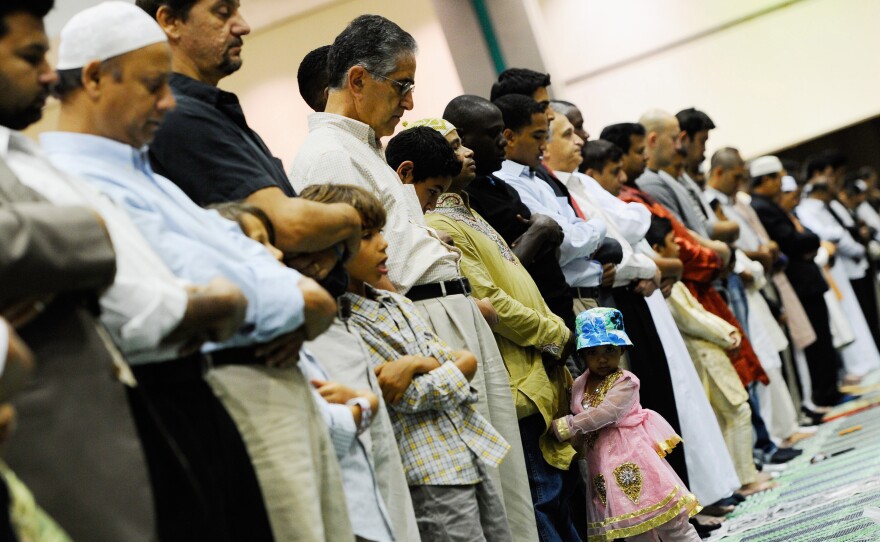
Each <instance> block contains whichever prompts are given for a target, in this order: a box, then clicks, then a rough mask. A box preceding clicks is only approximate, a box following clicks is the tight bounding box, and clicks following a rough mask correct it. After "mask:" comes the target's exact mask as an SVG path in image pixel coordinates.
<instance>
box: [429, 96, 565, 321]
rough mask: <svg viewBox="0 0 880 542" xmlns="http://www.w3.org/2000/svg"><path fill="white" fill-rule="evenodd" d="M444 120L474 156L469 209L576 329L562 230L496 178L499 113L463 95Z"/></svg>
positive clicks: (501, 153) (500, 150)
mask: <svg viewBox="0 0 880 542" xmlns="http://www.w3.org/2000/svg"><path fill="white" fill-rule="evenodd" d="M443 118H444V119H446V120H448V121H449V122H451V123H452V124H454V125H455V127H456V128H458V135H459V136H460V137H461V141H462V144H463V145H464V146H465V147H468V148H469V149H471V150H473V151H474V160H475V162H476V174H477V177H476V178H475V179H474V181H473V182H471V184H470V186H468V188H467V189H466V190H465V191H466V192H467V194H468V195H469V196H470V203H471V207H472V208H473V209H475V210H476V211H477V212H478V213H480V215H481V216H482V217H483V218H485V219H486V221H487V222H488V223H489V224H490V225H491V226H492V227H493V228H495V230H496V231H498V233H500V234H501V236H502V237H504V240H505V241H507V243H508V244H509V245H510V246H511V248H512V249H513V251H514V253H515V254H516V255H517V257H518V258H519V259H520V261H521V262H522V264H523V265H524V266H525V268H526V269H527V270H528V272H529V274H530V275H531V276H532V278H533V279H534V280H535V284H537V285H538V289H539V290H540V291H541V295H543V296H544V299H545V301H546V302H547V306H549V307H550V310H552V311H553V313H554V314H556V315H558V316H559V317H560V318H562V319H563V320H565V323H566V325H568V327H569V328H570V329H574V311H573V309H572V297H571V292H570V289H569V287H568V283H567V282H566V281H565V275H563V274H562V269H561V268H560V267H559V259H558V258H557V256H556V251H557V248H558V247H559V245H560V243H561V242H562V229H561V228H560V227H559V225H558V224H556V222H555V221H554V220H553V219H552V218H550V217H548V216H545V215H540V214H535V215H532V213H531V211H529V208H528V207H526V206H525V204H523V202H522V201H521V200H520V197H519V194H518V193H517V192H516V190H514V189H513V187H511V186H508V185H507V183H505V182H504V181H502V180H501V179H498V178H497V177H494V176H493V175H492V172H493V171H497V170H498V169H499V168H500V166H501V162H503V161H504V147H505V146H506V145H507V141H506V140H505V139H504V136H503V135H502V131H503V130H504V121H503V119H502V118H501V111H499V109H498V108H497V107H496V106H495V105H493V104H492V102H490V101H488V100H486V99H485V98H481V97H479V96H472V95H465V96H459V97H457V98H455V99H453V100H452V101H451V102H449V104H448V105H447V106H446V110H445V111H444V112H443Z"/></svg>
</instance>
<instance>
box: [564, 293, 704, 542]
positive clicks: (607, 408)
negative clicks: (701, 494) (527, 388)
mask: <svg viewBox="0 0 880 542" xmlns="http://www.w3.org/2000/svg"><path fill="white" fill-rule="evenodd" d="M575 331H576V333H577V355H578V356H579V357H580V359H581V361H582V362H583V364H584V365H585V366H586V367H587V370H586V371H585V372H584V374H582V375H581V376H580V377H579V378H578V379H577V380H575V382H574V386H573V388H572V394H571V411H572V414H570V415H568V416H565V417H564V418H559V419H557V420H554V423H553V425H552V429H553V433H554V434H555V436H556V438H558V439H559V440H561V441H562V440H568V441H571V443H572V445H574V446H575V448H582V449H583V453H584V455H585V457H586V460H587V465H588V469H589V477H590V479H589V483H588V484H587V485H588V487H587V497H588V498H587V519H588V521H589V523H588V536H589V539H590V540H591V541H592V540H614V539H615V538H626V539H627V540H630V541H634V542H635V541H656V540H664V541H675V542H685V541H690V542H697V541H699V540H700V537H699V535H698V534H697V532H696V530H695V529H694V528H693V526H691V525H690V523H689V522H688V519H689V518H690V517H691V516H693V515H695V514H696V513H697V512H699V510H700V505H699V503H697V499H696V497H694V495H693V494H691V493H690V491H689V490H688V488H687V487H685V485H684V483H683V482H682V481H681V479H680V478H679V477H678V476H677V475H676V474H675V471H673V470H672V467H670V466H669V464H668V463H667V462H666V460H665V459H663V458H664V457H665V456H666V454H668V453H669V452H671V451H672V449H673V448H674V447H675V446H676V445H677V444H678V443H679V442H681V437H679V436H678V435H677V434H676V433H675V431H674V430H673V429H672V427H671V426H670V425H669V423H667V422H666V420H664V419H663V417H662V416H660V415H659V414H657V413H656V412H654V411H653V410H648V409H643V408H642V407H641V405H640V404H639V379H638V378H636V376H635V375H634V374H632V373H631V372H629V371H626V370H622V369H620V368H619V365H620V356H621V355H622V354H623V349H624V348H626V347H629V346H632V342H630V340H629V337H627V335H626V332H625V331H624V327H623V316H622V315H621V314H620V311H618V310H616V309H611V308H607V307H597V308H595V309H590V310H588V311H584V312H582V313H581V314H579V315H578V317H577V321H576V325H575Z"/></svg>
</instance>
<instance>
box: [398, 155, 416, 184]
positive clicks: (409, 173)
mask: <svg viewBox="0 0 880 542" xmlns="http://www.w3.org/2000/svg"><path fill="white" fill-rule="evenodd" d="M413 167H415V164H413V163H412V161H410V160H404V161H403V162H401V163H400V165H399V166H397V176H398V177H400V182H402V183H403V184H414V183H413Z"/></svg>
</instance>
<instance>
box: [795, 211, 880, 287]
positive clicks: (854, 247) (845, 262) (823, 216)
mask: <svg viewBox="0 0 880 542" xmlns="http://www.w3.org/2000/svg"><path fill="white" fill-rule="evenodd" d="M795 212H796V213H797V217H798V220H800V221H801V224H803V225H804V227H805V228H809V229H810V230H811V231H812V232H813V233H815V234H816V235H818V236H819V237H820V238H821V239H822V240H823V241H831V242H832V243H836V244H837V257H838V259H840V263H841V265H842V266H843V268H844V270H845V271H846V275H847V277H849V279H850V280H855V279H860V278H863V277H864V276H865V272H866V271H867V269H868V259H867V258H866V256H865V246H864V245H862V244H861V243H859V242H858V241H856V240H855V239H853V238H852V235H850V233H849V231H847V229H846V228H844V227H843V226H841V225H840V222H838V221H837V219H835V218H834V216H832V215H831V212H832V211H831V210H830V209H828V207H827V206H826V205H825V202H823V201H821V200H818V199H815V198H804V199H802V200H801V202H800V203H799V204H798V206H797V209H796V210H795Z"/></svg>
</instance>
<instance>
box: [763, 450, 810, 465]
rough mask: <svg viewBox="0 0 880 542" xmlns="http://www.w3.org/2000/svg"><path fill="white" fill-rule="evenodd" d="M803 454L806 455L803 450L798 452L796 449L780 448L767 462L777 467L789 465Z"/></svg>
mask: <svg viewBox="0 0 880 542" xmlns="http://www.w3.org/2000/svg"><path fill="white" fill-rule="evenodd" d="M802 453H804V452H803V450H796V449H794V448H779V449H778V450H776V451H775V452H773V455H771V456H770V457H769V458H768V459H767V461H766V462H767V463H773V464H776V465H778V464H779V463H787V462H788V461H791V460H792V459H794V458H795V457H797V456H799V455H801V454H802Z"/></svg>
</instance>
